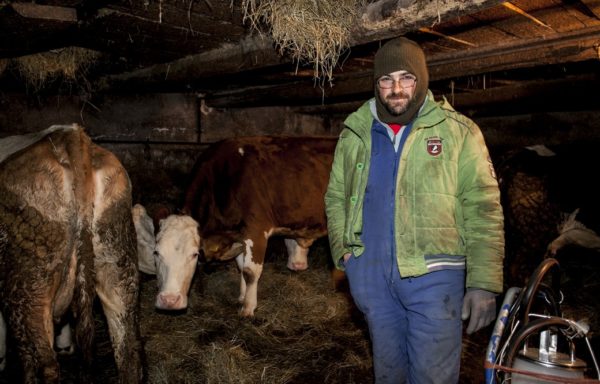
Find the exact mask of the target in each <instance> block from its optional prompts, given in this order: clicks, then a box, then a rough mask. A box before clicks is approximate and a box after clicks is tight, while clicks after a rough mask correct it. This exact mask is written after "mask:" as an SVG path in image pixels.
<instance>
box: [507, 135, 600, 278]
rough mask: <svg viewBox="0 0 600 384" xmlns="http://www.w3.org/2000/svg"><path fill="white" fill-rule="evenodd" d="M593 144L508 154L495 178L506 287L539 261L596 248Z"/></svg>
mask: <svg viewBox="0 0 600 384" xmlns="http://www.w3.org/2000/svg"><path fill="white" fill-rule="evenodd" d="M596 148H597V144H596V143H592V142H588V143H570V144H561V145H554V146H543V145H535V146H530V147H527V148H521V149H516V150H513V151H511V152H508V153H507V154H506V155H505V156H504V158H502V159H500V161H498V166H497V174H498V177H499V185H500V191H501V196H502V205H503V209H504V214H505V230H506V231H505V232H506V240H507V241H506V244H507V246H506V260H505V269H506V271H505V276H506V278H505V282H506V283H507V284H509V285H508V286H521V285H523V284H524V283H525V282H526V280H527V278H528V277H529V276H530V275H531V272H532V271H533V270H534V269H535V267H536V266H538V265H539V263H540V262H541V261H542V259H543V258H544V256H553V257H554V256H556V254H557V252H558V251H559V250H560V249H561V248H564V247H565V246H567V245H574V246H580V247H584V248H590V249H596V248H597V249H600V241H599V240H598V237H597V235H596V234H597V233H600V221H598V217H600V215H599V214H600V204H599V203H598V197H597V192H596V191H597V187H596V186H595V177H594V176H593V174H590V170H591V169H592V170H593V169H596V168H597V167H598V165H600V164H599V161H598V156H597V155H596V152H597V150H596Z"/></svg>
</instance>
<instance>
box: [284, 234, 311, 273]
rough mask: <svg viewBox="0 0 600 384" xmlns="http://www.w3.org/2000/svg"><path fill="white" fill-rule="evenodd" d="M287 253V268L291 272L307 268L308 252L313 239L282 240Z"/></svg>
mask: <svg viewBox="0 0 600 384" xmlns="http://www.w3.org/2000/svg"><path fill="white" fill-rule="evenodd" d="M283 241H284V243H285V246H286V248H287V251H288V262H287V267H288V269H290V270H292V271H304V270H306V269H307V268H308V251H309V247H310V246H311V245H312V243H313V242H314V239H284V240H283Z"/></svg>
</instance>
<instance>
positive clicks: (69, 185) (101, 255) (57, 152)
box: [0, 125, 142, 383]
mask: <svg viewBox="0 0 600 384" xmlns="http://www.w3.org/2000/svg"><path fill="white" fill-rule="evenodd" d="M7 148H12V150H11V151H10V152H6V151H5V150H6V149H7ZM0 162H1V163H0V196H2V199H1V200H0V305H1V307H0V310H1V311H2V314H3V315H4V320H5V321H6V325H7V328H8V330H9V332H10V334H11V336H12V339H13V340H14V342H15V350H16V352H17V354H18V356H19V360H20V362H21V365H22V370H23V380H24V382H36V381H38V380H41V381H43V382H48V383H58V382H59V376H60V373H59V366H58V362H57V360H56V356H55V353H54V351H53V346H54V324H55V323H56V322H58V321H59V320H61V318H62V317H63V316H64V315H66V314H67V313H68V312H71V313H72V314H73V315H74V318H76V324H75V339H76V341H77V347H78V348H79V350H80V351H81V355H82V358H83V361H84V364H85V365H86V366H87V367H88V368H89V365H90V364H91V360H92V351H93V350H92V344H93V336H94V317H93V313H92V312H93V302H94V298H95V297H96V295H97V296H98V297H99V298H100V301H101V303H102V306H103V309H104V314H105V316H106V318H107V323H108V328H109V333H110V337H111V342H112V344H113V349H114V357H115V362H116V364H117V369H118V372H119V381H120V382H122V383H137V382H140V381H141V380H142V364H141V358H140V352H141V344H140V340H139V328H138V318H137V299H138V290H139V281H138V271H137V255H136V240H135V228H134V225H133V221H132V216H131V185H130V181H129V178H128V175H127V172H126V171H125V169H124V168H123V167H122V165H121V163H120V162H119V161H118V159H117V158H116V157H115V156H114V155H113V154H112V153H110V152H108V151H106V150H105V149H103V148H101V147H99V146H97V145H95V144H94V143H92V142H91V140H90V138H89V137H88V136H87V135H86V134H85V132H84V130H83V128H81V127H79V126H77V125H68V126H52V127H50V128H49V129H47V130H46V131H43V132H41V133H40V134H37V135H28V136H25V137H10V138H6V139H2V140H0ZM84 374H85V373H84Z"/></svg>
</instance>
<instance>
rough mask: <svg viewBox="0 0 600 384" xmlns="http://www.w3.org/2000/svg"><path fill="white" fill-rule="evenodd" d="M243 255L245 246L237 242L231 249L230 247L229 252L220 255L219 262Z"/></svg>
mask: <svg viewBox="0 0 600 384" xmlns="http://www.w3.org/2000/svg"><path fill="white" fill-rule="evenodd" d="M242 253H244V244H243V243H238V242H235V243H233V244H231V247H229V249H228V250H227V251H225V252H223V253H222V254H221V255H220V257H219V260H223V261H225V260H231V259H234V258H236V257H238V256H239V255H240V254H242Z"/></svg>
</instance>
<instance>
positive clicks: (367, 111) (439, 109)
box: [344, 90, 454, 140]
mask: <svg viewBox="0 0 600 384" xmlns="http://www.w3.org/2000/svg"><path fill="white" fill-rule="evenodd" d="M374 102H375V98H372V99H370V100H367V101H366V102H365V103H364V104H363V105H361V106H360V107H359V108H358V109H357V110H356V111H355V112H353V113H351V114H350V115H349V116H348V117H347V118H346V120H345V121H344V125H345V126H346V127H348V128H349V129H350V130H352V131H353V132H354V133H356V134H357V135H358V136H359V137H361V138H362V139H363V140H365V139H366V138H367V137H369V136H370V134H371V132H370V131H371V125H372V123H373V119H377V115H376V113H375V112H374V111H375V109H374ZM372 105H373V107H372ZM444 110H451V111H454V109H453V108H452V106H451V105H450V103H448V101H447V100H446V98H443V99H442V100H441V101H440V102H436V101H435V100H434V98H433V93H432V92H431V91H430V90H429V91H427V98H426V99H425V103H423V106H422V107H421V109H420V110H419V114H418V115H417V118H416V119H415V120H414V122H413V130H416V129H419V128H428V127H432V126H434V125H437V124H439V123H441V122H442V121H444V120H445V118H446V115H445V113H444ZM377 120H378V119H377Z"/></svg>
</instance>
